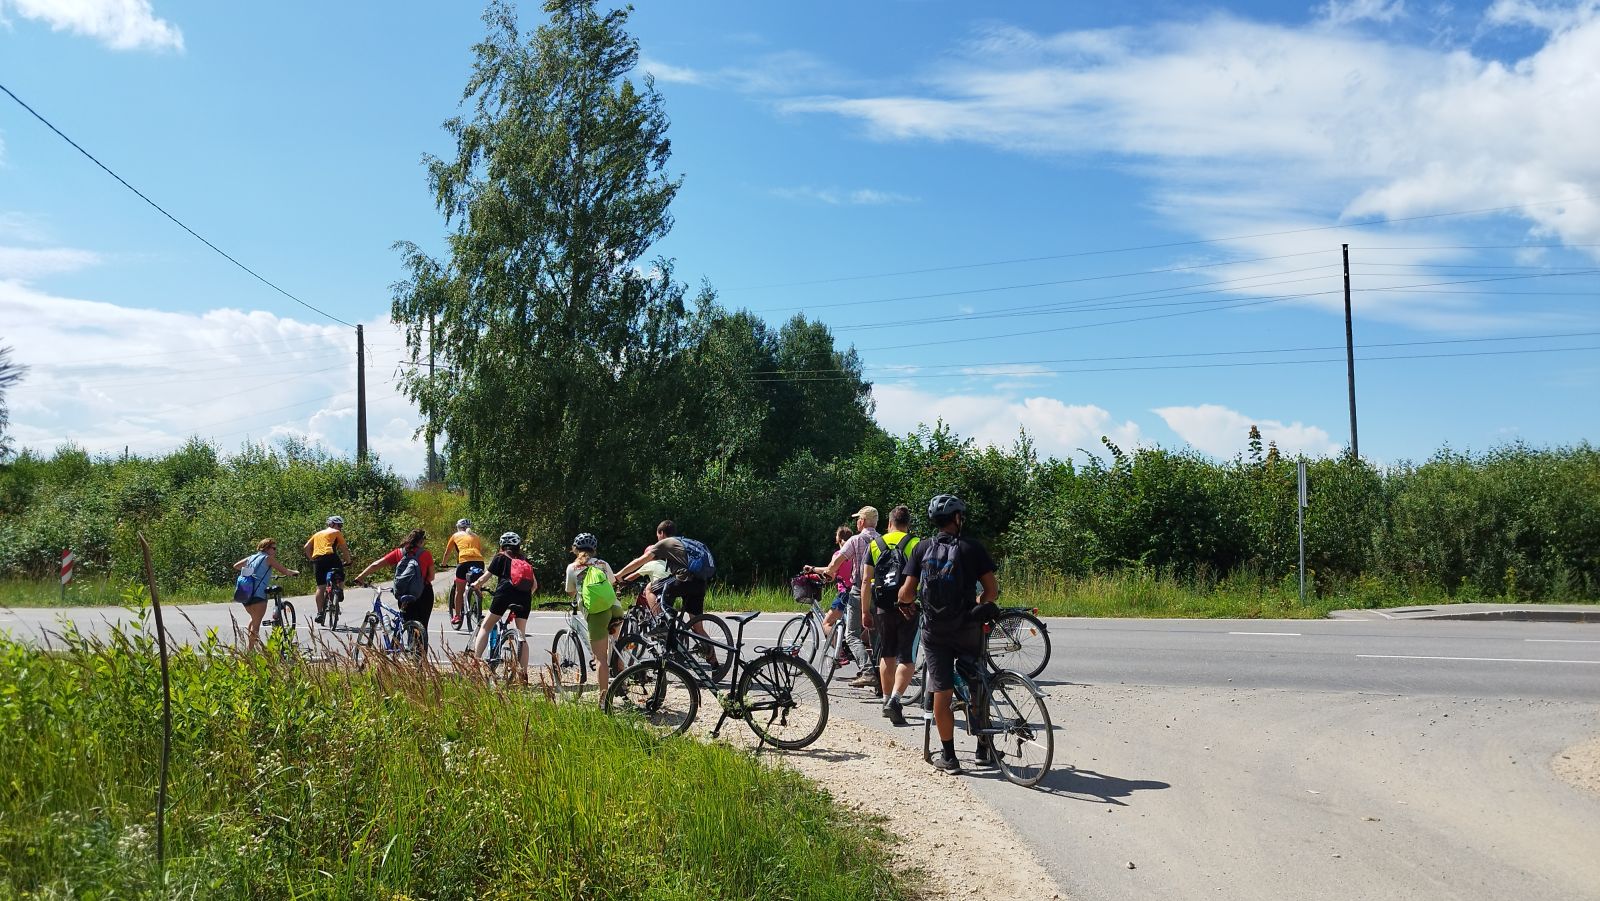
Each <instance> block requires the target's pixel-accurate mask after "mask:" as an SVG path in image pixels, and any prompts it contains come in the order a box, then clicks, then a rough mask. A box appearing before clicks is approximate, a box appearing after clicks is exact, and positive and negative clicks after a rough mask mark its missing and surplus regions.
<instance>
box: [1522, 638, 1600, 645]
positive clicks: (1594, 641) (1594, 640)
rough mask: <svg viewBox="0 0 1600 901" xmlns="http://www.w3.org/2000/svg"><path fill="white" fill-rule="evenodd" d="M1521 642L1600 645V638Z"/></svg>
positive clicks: (1525, 639) (1547, 639) (1528, 639)
mask: <svg viewBox="0 0 1600 901" xmlns="http://www.w3.org/2000/svg"><path fill="white" fill-rule="evenodd" d="M1522 640H1523V641H1542V642H1549V643H1552V644H1600V638H1524V639H1522Z"/></svg>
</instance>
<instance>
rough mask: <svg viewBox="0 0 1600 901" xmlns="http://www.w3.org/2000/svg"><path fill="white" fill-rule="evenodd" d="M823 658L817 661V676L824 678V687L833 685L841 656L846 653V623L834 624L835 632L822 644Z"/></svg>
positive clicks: (821, 652) (829, 634)
mask: <svg viewBox="0 0 1600 901" xmlns="http://www.w3.org/2000/svg"><path fill="white" fill-rule="evenodd" d="M818 653H820V654H821V655H822V658H821V659H820V660H818V661H817V675H819V676H821V677H822V684H823V685H832V684H833V675H834V673H837V672H838V671H839V655H840V654H843V653H844V623H843V622H837V623H834V624H833V631H832V632H830V633H828V637H827V639H826V640H825V641H823V642H822V650H821V651H819V652H818Z"/></svg>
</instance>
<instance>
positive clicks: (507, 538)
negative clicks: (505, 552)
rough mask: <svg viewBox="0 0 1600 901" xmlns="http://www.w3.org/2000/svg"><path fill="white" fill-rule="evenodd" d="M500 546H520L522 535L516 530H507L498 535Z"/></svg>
mask: <svg viewBox="0 0 1600 901" xmlns="http://www.w3.org/2000/svg"><path fill="white" fill-rule="evenodd" d="M500 546H501V547H522V536H521V535H518V534H517V533H516V532H507V533H505V534H504V535H501V536H500Z"/></svg>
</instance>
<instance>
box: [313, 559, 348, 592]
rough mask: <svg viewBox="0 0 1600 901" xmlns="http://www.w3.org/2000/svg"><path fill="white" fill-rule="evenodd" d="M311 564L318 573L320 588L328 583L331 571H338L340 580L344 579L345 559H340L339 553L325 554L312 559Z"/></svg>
mask: <svg viewBox="0 0 1600 901" xmlns="http://www.w3.org/2000/svg"><path fill="white" fill-rule="evenodd" d="M311 565H312V567H313V571H314V572H316V574H317V587H318V588H320V587H322V586H324V585H326V584H328V573H331V572H337V573H338V574H339V581H341V582H343V581H344V561H343V560H340V559H339V555H338V554H323V555H322V556H321V557H316V558H314V559H312V561H311Z"/></svg>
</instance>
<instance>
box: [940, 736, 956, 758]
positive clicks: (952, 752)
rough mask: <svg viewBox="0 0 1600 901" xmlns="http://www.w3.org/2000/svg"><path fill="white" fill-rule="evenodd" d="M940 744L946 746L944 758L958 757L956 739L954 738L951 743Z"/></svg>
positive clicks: (943, 742)
mask: <svg viewBox="0 0 1600 901" xmlns="http://www.w3.org/2000/svg"><path fill="white" fill-rule="evenodd" d="M939 744H941V745H943V746H944V756H945V757H947V758H948V757H955V756H956V740H955V739H953V738H952V739H950V740H949V741H940V742H939Z"/></svg>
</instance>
